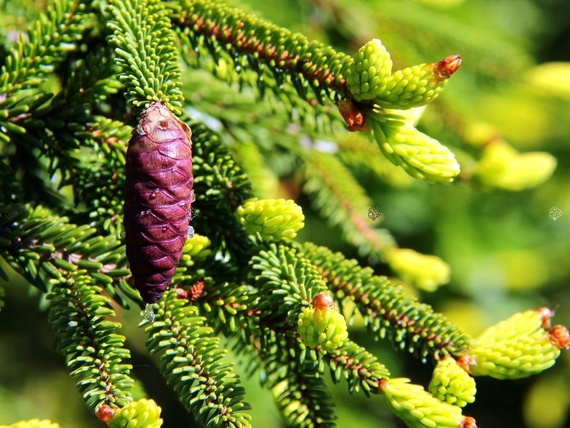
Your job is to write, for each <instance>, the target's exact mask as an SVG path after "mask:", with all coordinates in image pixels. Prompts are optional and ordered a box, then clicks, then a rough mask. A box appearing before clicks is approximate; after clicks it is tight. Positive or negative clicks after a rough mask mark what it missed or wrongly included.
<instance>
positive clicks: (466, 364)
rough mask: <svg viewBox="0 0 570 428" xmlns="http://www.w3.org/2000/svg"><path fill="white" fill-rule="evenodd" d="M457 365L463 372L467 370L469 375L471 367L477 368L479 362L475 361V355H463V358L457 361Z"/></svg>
mask: <svg viewBox="0 0 570 428" xmlns="http://www.w3.org/2000/svg"><path fill="white" fill-rule="evenodd" d="M457 364H458V365H459V367H461V368H462V369H463V370H465V371H466V372H467V373H470V371H469V368H470V367H471V366H476V365H477V360H476V359H475V357H474V356H473V355H469V354H463V355H462V356H461V357H459V359H458V360H457Z"/></svg>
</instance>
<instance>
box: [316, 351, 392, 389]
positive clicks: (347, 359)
mask: <svg viewBox="0 0 570 428" xmlns="http://www.w3.org/2000/svg"><path fill="white" fill-rule="evenodd" d="M325 360H326V361H327V362H328V365H329V369H330V374H331V378H332V380H333V382H335V383H338V382H340V380H341V379H342V378H345V379H346V382H347V384H348V390H349V391H350V392H351V393H353V392H358V391H359V390H360V389H362V391H363V392H364V393H365V394H366V395H367V396H369V395H370V394H371V393H372V394H377V393H379V392H380V382H381V381H382V379H388V378H389V376H390V372H389V371H388V369H387V368H386V367H385V366H384V365H383V364H382V363H380V362H379V361H378V359H377V358H376V357H375V356H374V355H372V354H371V353H370V352H368V351H367V350H366V349H364V348H363V347H361V346H359V345H357V344H356V343H354V342H352V341H346V342H345V343H344V344H343V345H342V346H341V347H339V348H337V349H336V350H334V351H332V352H329V353H327V354H326V355H325Z"/></svg>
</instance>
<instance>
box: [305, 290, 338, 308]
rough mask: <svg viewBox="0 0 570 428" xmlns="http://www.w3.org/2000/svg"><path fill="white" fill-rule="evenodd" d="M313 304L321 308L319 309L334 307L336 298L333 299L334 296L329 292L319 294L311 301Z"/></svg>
mask: <svg viewBox="0 0 570 428" xmlns="http://www.w3.org/2000/svg"><path fill="white" fill-rule="evenodd" d="M311 304H312V305H313V308H315V309H319V310H324V309H331V308H334V300H333V298H332V296H331V295H330V294H328V293H319V294H317V295H316V296H315V297H314V298H313V301H312V302H311Z"/></svg>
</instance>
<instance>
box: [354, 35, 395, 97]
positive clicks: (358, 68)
mask: <svg viewBox="0 0 570 428" xmlns="http://www.w3.org/2000/svg"><path fill="white" fill-rule="evenodd" d="M391 73H392V59H391V58H390V54H389V53H388V51H387V50H386V48H385V47H384V45H383V44H382V42H381V41H380V40H379V39H372V40H370V41H369V42H368V43H366V44H365V45H364V46H362V47H361V48H360V49H359V50H358V52H357V53H356V55H355V56H354V62H353V63H352V64H351V65H350V67H349V69H348V72H347V78H346V80H347V84H348V89H349V91H350V92H351V93H352V95H353V96H354V99H356V100H358V101H360V100H371V99H374V98H376V97H377V96H378V95H379V94H381V93H383V92H385V91H386V84H387V83H388V81H389V77H390V74H391Z"/></svg>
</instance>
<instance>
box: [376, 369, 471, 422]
mask: <svg viewBox="0 0 570 428" xmlns="http://www.w3.org/2000/svg"><path fill="white" fill-rule="evenodd" d="M380 389H381V390H382V393H383V396H384V399H385V400H386V404H388V407H390V409H391V410H392V411H393V412H394V414H396V416H398V417H399V418H401V419H402V420H403V421H404V422H405V423H406V425H407V426H408V427H410V428H416V427H417V428H459V427H465V426H475V425H474V421H473V420H472V418H468V417H464V416H463V415H462V414H461V408H460V407H457V406H454V405H451V404H449V403H445V402H443V401H440V400H438V399H437V398H435V397H434V396H433V395H431V394H430V393H429V392H427V391H425V390H424V389H423V387H421V386H420V385H414V384H412V383H410V380H409V379H405V378H396V379H389V380H382V381H380ZM467 421H468V423H467Z"/></svg>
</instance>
